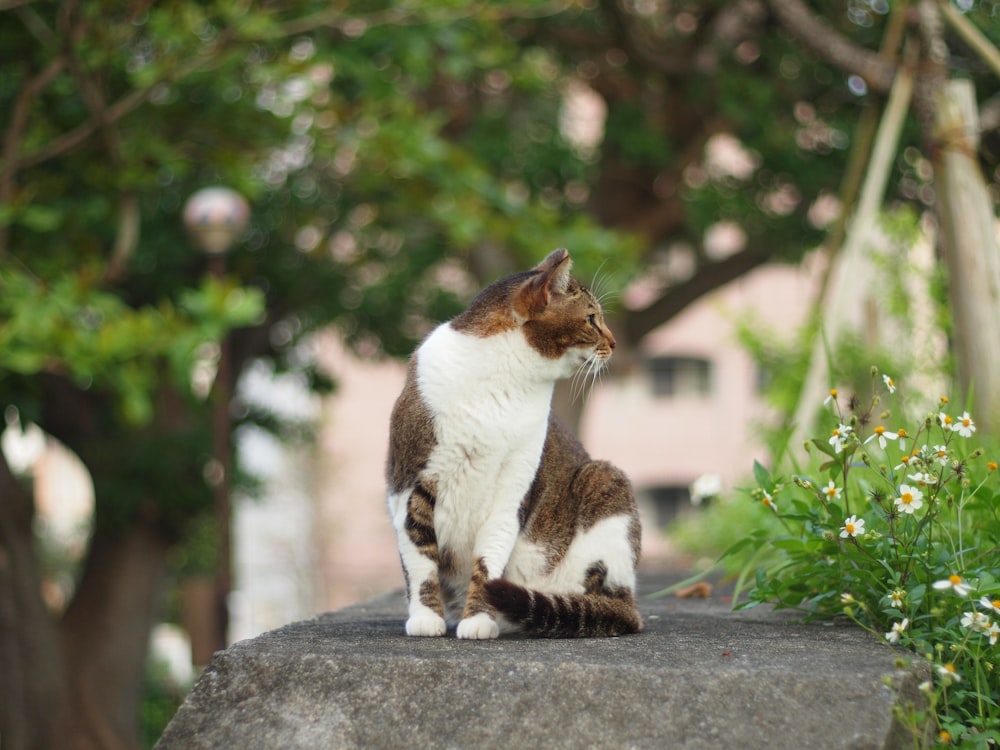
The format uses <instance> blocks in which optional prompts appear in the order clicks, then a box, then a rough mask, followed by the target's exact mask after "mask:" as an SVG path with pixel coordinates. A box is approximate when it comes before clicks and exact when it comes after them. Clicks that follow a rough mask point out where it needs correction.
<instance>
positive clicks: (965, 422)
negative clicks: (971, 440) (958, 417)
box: [962, 417, 972, 427]
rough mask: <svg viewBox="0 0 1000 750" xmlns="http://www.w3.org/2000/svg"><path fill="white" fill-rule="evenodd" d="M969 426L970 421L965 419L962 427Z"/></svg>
mask: <svg viewBox="0 0 1000 750" xmlns="http://www.w3.org/2000/svg"><path fill="white" fill-rule="evenodd" d="M970 424H972V420H971V419H969V418H968V417H966V418H965V419H963V420H962V426H963V427H968V426H969V425H970Z"/></svg>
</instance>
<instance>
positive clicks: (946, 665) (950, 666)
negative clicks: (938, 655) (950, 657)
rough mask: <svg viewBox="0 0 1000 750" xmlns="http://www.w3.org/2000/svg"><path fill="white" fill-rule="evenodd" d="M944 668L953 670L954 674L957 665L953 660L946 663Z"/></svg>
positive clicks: (949, 670)
mask: <svg viewBox="0 0 1000 750" xmlns="http://www.w3.org/2000/svg"><path fill="white" fill-rule="evenodd" d="M944 669H945V671H946V672H951V673H952V674H955V665H954V664H952V663H951V662H949V663H948V664H945V665H944Z"/></svg>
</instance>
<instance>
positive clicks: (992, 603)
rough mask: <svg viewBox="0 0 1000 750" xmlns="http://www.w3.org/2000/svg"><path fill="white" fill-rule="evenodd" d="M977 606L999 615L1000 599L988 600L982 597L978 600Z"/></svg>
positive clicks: (986, 597)
mask: <svg viewBox="0 0 1000 750" xmlns="http://www.w3.org/2000/svg"><path fill="white" fill-rule="evenodd" d="M979 606H980V607H982V608H983V609H989V610H992V611H993V612H996V613H997V614H998V615H1000V599H990V598H989V597H988V596H984V597H981V598H980V599H979Z"/></svg>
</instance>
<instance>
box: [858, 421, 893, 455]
mask: <svg viewBox="0 0 1000 750" xmlns="http://www.w3.org/2000/svg"><path fill="white" fill-rule="evenodd" d="M886 438H889V439H892V440H894V439H895V436H894V435H892V434H889V435H887V434H886V433H885V427H884V426H883V425H879V426H878V427H876V428H875V429H874V430H872V434H871V435H869V436H868V439H867V440H866V441H865V445H868V443H870V442H871V441H872V440H876V439H877V440H878V447H879V448H881V449H882V450H885V446H886V445H888V443H886Z"/></svg>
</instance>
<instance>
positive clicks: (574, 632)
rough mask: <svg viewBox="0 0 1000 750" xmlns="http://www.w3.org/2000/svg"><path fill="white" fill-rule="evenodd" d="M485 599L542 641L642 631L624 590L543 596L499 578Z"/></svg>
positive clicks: (632, 600)
mask: <svg viewBox="0 0 1000 750" xmlns="http://www.w3.org/2000/svg"><path fill="white" fill-rule="evenodd" d="M486 598H487V601H488V602H489V603H490V605H491V606H493V607H494V608H496V610H497V612H498V613H499V614H501V615H503V616H504V617H505V618H506V619H507V620H509V621H510V622H511V623H512V624H514V625H517V626H519V627H520V628H521V629H522V630H523V631H525V632H527V633H529V634H531V635H535V636H541V637H543V638H593V637H599V636H615V635H628V634H629V633H638V632H639V631H640V630H642V617H641V616H640V615H639V611H638V610H637V609H636V606H635V596H634V594H633V593H632V591H630V590H629V589H627V588H621V589H611V590H609V589H601V590H599V591H594V592H588V593H585V594H543V593H541V592H539V591H532V590H531V589H526V588H524V587H523V586H519V585H517V584H516V583H511V582H510V581H505V580H504V579H502V578H498V579H495V580H492V581H489V582H487V583H486Z"/></svg>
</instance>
